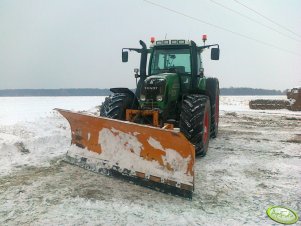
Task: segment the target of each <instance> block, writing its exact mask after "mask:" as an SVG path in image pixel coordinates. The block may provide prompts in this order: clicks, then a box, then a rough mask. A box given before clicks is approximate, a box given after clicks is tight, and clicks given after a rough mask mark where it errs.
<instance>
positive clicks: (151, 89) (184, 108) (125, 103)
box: [100, 36, 220, 156]
mask: <svg viewBox="0 0 301 226" xmlns="http://www.w3.org/2000/svg"><path fill="white" fill-rule="evenodd" d="M203 41H204V45H201V46H197V45H196V43H195V42H194V41H187V40H158V41H155V40H154V38H151V43H152V44H151V46H150V48H147V46H146V44H145V43H144V42H143V41H140V45H141V46H142V48H123V49H122V62H127V61H128V51H135V52H137V53H140V54H141V58H140V73H139V70H138V69H135V70H134V72H135V78H136V84H137V88H136V90H135V91H134V92H133V91H131V90H130V89H128V88H111V89H110V90H111V92H112V93H113V94H112V95H111V96H109V97H107V98H106V99H105V101H104V102H103V104H102V105H101V107H100V116H102V117H107V118H112V119H117V120H123V121H130V122H134V123H138V124H144V125H150V126H153V127H159V128H162V129H174V130H179V131H180V132H181V133H183V134H184V136H185V137H186V138H187V140H188V141H189V142H190V143H191V144H193V145H194V147H195V154H196V155H200V156H205V155H206V152H207V150H208V144H209V138H210V137H211V138H215V137H216V136H217V133H218V122H219V93H220V91H219V82H218V79H216V78H206V77H205V75H204V68H203V63H202V52H203V51H204V50H205V49H210V48H211V60H219V53H220V50H219V45H218V44H214V45H205V41H206V36H203ZM213 47H214V48H213ZM148 56H150V58H149V60H148ZM147 62H148V72H147ZM138 79H139V81H138V82H137V80H138ZM169 142H172V141H169Z"/></svg>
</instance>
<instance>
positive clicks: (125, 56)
mask: <svg viewBox="0 0 301 226" xmlns="http://www.w3.org/2000/svg"><path fill="white" fill-rule="evenodd" d="M128 60H129V52H128V51H122V62H124V63H125V62H128Z"/></svg>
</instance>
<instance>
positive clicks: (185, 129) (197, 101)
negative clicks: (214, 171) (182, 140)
mask: <svg viewBox="0 0 301 226" xmlns="http://www.w3.org/2000/svg"><path fill="white" fill-rule="evenodd" d="M210 119H211V113H210V101H209V98H208V97H207V96H204V95H187V96H185V97H184V98H183V102H182V109H181V115H180V131H181V132H182V133H183V134H184V135H185V136H186V138H187V139H188V140H189V141H190V142H191V143H192V144H193V145H194V146H195V154H196V155H200V156H205V155H206V153H207V150H208V145H209V138H210V133H209V131H210V125H211V123H210Z"/></svg>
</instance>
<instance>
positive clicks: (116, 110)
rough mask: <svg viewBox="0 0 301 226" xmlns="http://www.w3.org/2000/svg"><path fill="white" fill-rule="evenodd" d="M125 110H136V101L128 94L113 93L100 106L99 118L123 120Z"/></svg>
mask: <svg viewBox="0 0 301 226" xmlns="http://www.w3.org/2000/svg"><path fill="white" fill-rule="evenodd" d="M126 109H138V101H137V99H136V98H135V97H133V96H132V95H130V94H128V93H114V94H112V95H111V96H109V97H107V98H106V99H105V101H104V102H103V103H102V105H101V106H100V116H103V117H107V118H113V119H119V120H125V118H126V115H125V113H126Z"/></svg>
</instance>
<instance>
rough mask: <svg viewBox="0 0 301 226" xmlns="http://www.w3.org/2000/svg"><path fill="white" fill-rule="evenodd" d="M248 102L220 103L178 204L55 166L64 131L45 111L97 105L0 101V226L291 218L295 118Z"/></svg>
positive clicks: (299, 159) (300, 131) (299, 164)
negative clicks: (191, 182) (279, 210)
mask: <svg viewBox="0 0 301 226" xmlns="http://www.w3.org/2000/svg"><path fill="white" fill-rule="evenodd" d="M256 98H258V97H254V96H252V97H245V96H242V97H229V96H223V97H221V106H220V109H221V119H220V129H219V135H218V137H217V138H216V139H214V140H210V146H209V151H208V154H207V156H206V157H204V158H197V160H196V166H195V171H196V177H195V192H194V194H193V199H192V200H187V199H183V198H180V197H174V196H170V195H166V194H163V193H159V192H156V191H153V190H150V189H147V188H144V187H140V186H137V185H134V184H131V183H128V182H126V181H123V180H119V179H116V178H111V177H107V176H103V175H98V174H95V173H92V172H89V171H86V170H84V169H81V168H78V167H75V166H72V165H69V164H67V163H65V162H63V161H61V159H62V158H63V155H64V153H66V152H67V150H68V148H69V145H70V131H69V125H68V123H67V121H66V120H65V119H63V118H62V117H61V116H60V115H59V114H58V113H57V112H55V111H53V110H52V109H53V108H55V107H59V108H66V109H72V110H77V111H82V110H88V111H89V112H92V113H95V114H97V108H96V106H97V105H99V104H100V103H101V102H102V101H103V100H104V98H103V97H30V98H27V97H26V98H25V97H23V98H20V97H18V98H15V97H5V98H2V97H1V98H0V105H1V106H2V108H1V109H0V225H24V224H25V225H29V224H30V225H58V224H59V225H243V224H245V225H278V224H277V223H275V222H273V221H271V220H270V219H269V218H268V217H267V216H266V214H265V211H266V209H267V208H268V206H270V205H284V206H287V207H291V208H292V209H294V210H296V211H297V212H298V213H299V216H300V214H301V203H300V200H301V190H300V187H301V153H300V152H301V143H300V142H301V112H290V111H288V110H275V111H262V110H259V111H257V110H250V109H248V101H249V100H251V99H256ZM259 98H261V99H263V98H266V97H259ZM269 98H276V99H285V97H284V96H277V97H269ZM299 223H300V221H299Z"/></svg>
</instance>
